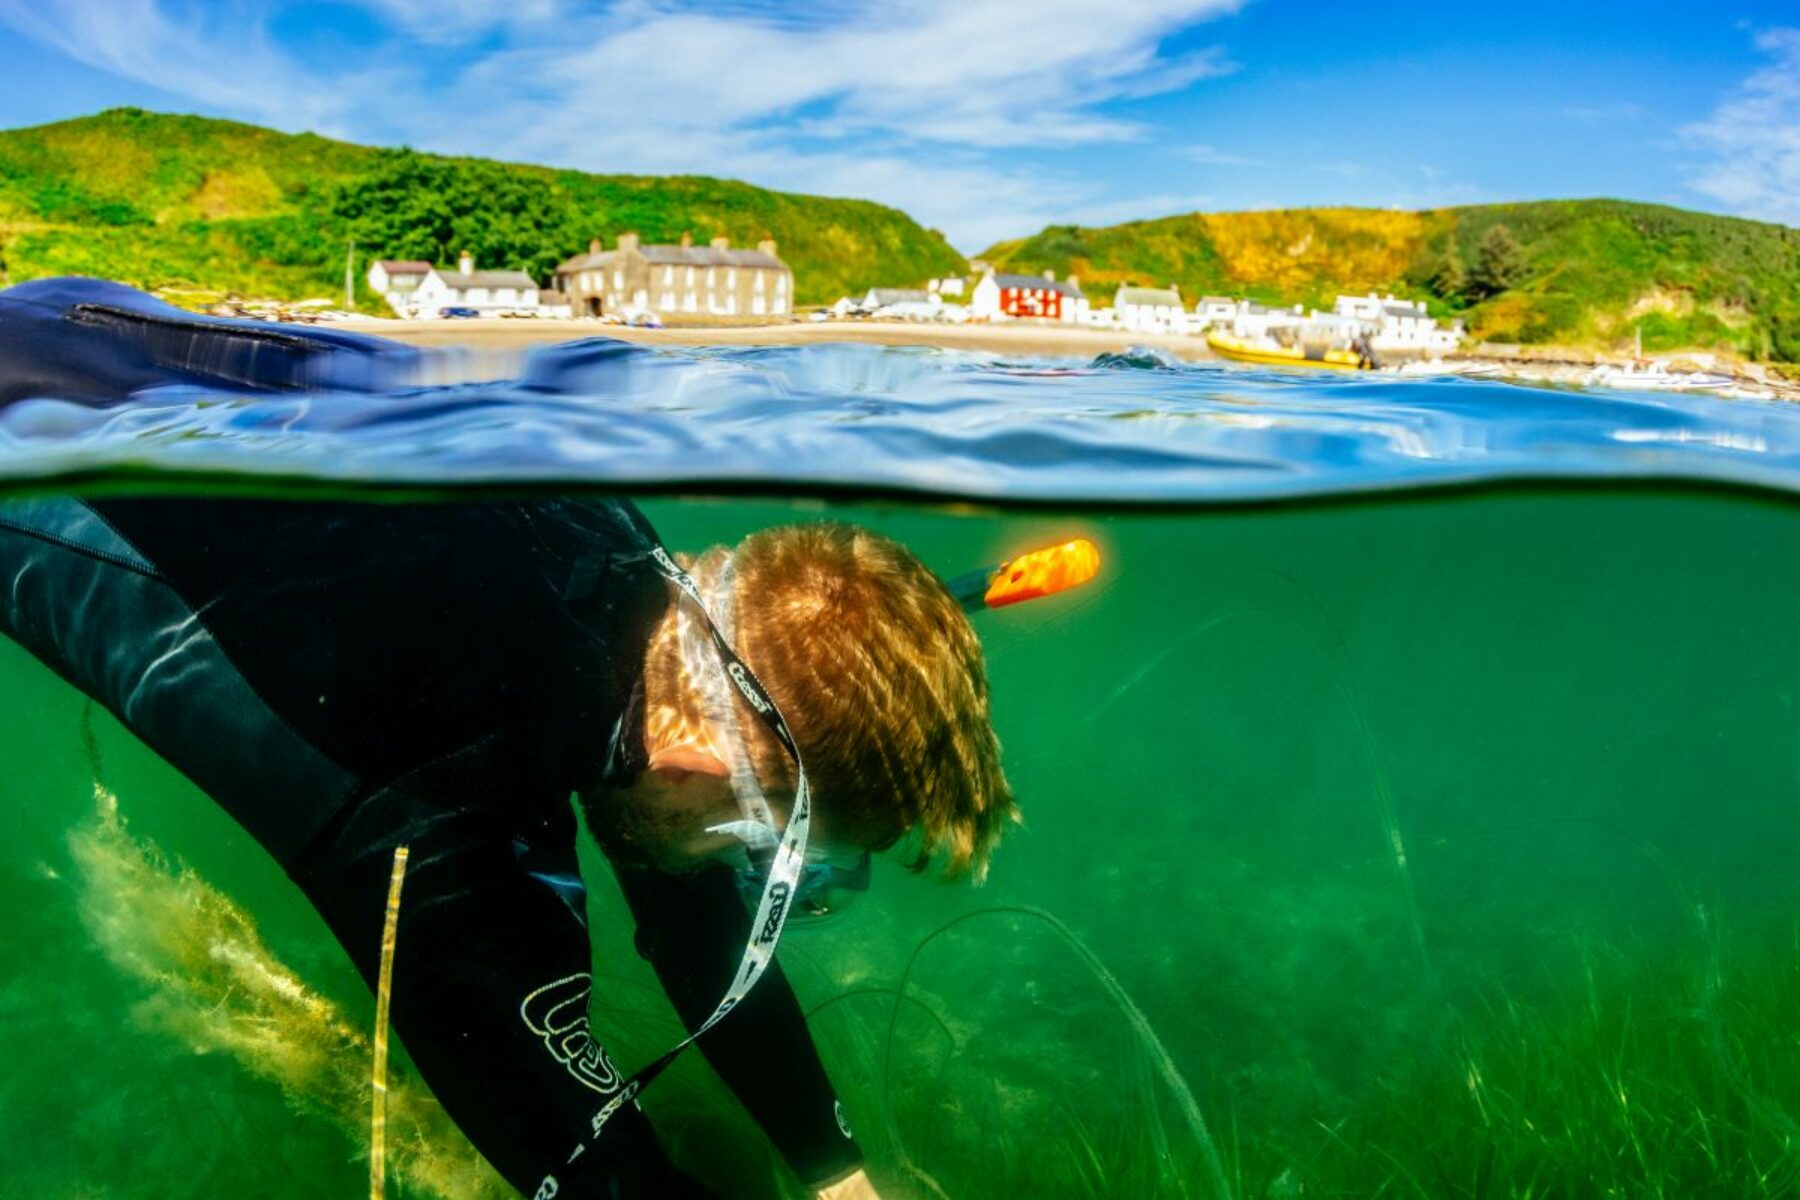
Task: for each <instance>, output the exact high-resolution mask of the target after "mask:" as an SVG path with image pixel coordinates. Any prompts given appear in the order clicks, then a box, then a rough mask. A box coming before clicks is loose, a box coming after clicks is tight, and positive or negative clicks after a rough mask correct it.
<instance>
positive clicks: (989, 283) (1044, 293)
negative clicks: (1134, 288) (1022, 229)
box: [969, 271, 1088, 324]
mask: <svg viewBox="0 0 1800 1200" xmlns="http://www.w3.org/2000/svg"><path fill="white" fill-rule="evenodd" d="M1087 308H1088V302H1087V297H1086V296H1084V295H1082V293H1081V284H1080V283H1079V282H1078V281H1077V280H1076V279H1075V277H1074V276H1073V275H1071V276H1070V277H1069V278H1067V279H1064V280H1060V281H1059V280H1058V279H1057V278H1056V274H1055V272H1053V271H1045V272H1044V273H1043V274H1042V275H996V274H995V273H994V272H992V271H989V272H988V273H987V274H985V275H983V276H982V277H981V282H980V283H978V284H976V285H975V290H974V292H973V293H972V294H971V295H970V297H969V315H970V316H972V317H974V318H975V319H976V320H978V321H979V320H989V321H991V320H995V319H997V318H1003V317H1012V318H1018V319H1022V320H1037V321H1061V322H1064V323H1067V324H1076V323H1079V322H1081V321H1082V320H1084V319H1085V318H1086V316H1087Z"/></svg>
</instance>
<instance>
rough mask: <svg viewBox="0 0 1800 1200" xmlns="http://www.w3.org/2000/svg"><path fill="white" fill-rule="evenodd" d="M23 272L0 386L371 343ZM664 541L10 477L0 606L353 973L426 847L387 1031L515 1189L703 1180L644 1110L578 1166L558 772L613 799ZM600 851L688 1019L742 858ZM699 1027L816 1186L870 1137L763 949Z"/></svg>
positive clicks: (579, 1029) (233, 379)
mask: <svg viewBox="0 0 1800 1200" xmlns="http://www.w3.org/2000/svg"><path fill="white" fill-rule="evenodd" d="M33 286H34V285H26V287H22V288H15V289H12V290H11V291H9V292H3V293H0V404H5V403H9V402H11V401H15V400H18V399H21V398H24V397H28V396H61V397H64V398H72V399H76V400H78V401H80V402H83V403H88V404H106V403H121V402H126V401H127V396H126V392H127V391H128V390H131V389H136V388H139V387H142V386H145V385H146V384H151V383H155V382H158V381H159V380H165V379H168V378H171V377H176V378H180V377H183V375H184V373H188V374H189V375H191V376H192V377H193V378H197V379H198V380H201V381H210V382H213V383H215V384H230V385H233V386H237V387H240V388H245V389H254V388H255V387H256V386H257V383H258V380H259V379H260V378H267V379H269V380H271V382H272V383H273V385H274V386H287V385H288V384H290V383H295V382H303V381H304V380H305V379H309V378H318V377H319V375H320V374H321V373H322V372H323V373H327V374H334V375H335V378H337V379H338V380H339V381H340V382H341V381H342V379H343V378H344V377H345V376H346V375H354V374H355V372H356V370H357V369H358V367H357V359H358V357H359V356H362V357H366V356H368V355H371V354H375V353H377V352H381V351H384V350H385V344H384V343H378V342H374V341H373V340H372V339H370V340H368V342H367V343H365V344H358V343H357V341H356V340H355V339H349V338H345V337H344V336H342V335H339V336H338V337H336V338H334V339H319V340H318V341H316V342H312V343H309V342H308V340H307V336H306V335H304V334H303V335H301V336H300V337H298V338H296V337H294V335H292V334H290V333H289V332H288V331H286V330H275V331H271V332H274V333H276V334H278V335H279V337H281V338H283V339H287V341H285V342H282V343H279V344H276V347H277V349H278V350H279V351H280V352H279V353H276V354H270V353H269V352H268V351H267V350H266V349H265V348H264V347H262V346H261V345H259V344H258V343H257V342H256V340H255V332H256V329H257V327H254V326H252V327H248V328H247V327H245V326H244V325H243V324H242V323H232V325H231V326H217V325H213V324H211V323H207V322H196V321H193V320H191V319H189V318H187V317H185V316H184V315H182V314H179V313H177V312H175V310H169V309H165V308H163V306H160V305H156V304H155V302H153V301H149V300H148V299H147V298H144V297H140V296H138V295H137V294H136V293H130V292H126V291H125V290H124V289H106V288H104V287H103V285H86V284H84V285H75V284H70V283H67V282H60V283H57V284H55V285H47V286H46V285H37V290H36V291H35V292H34V291H32V290H31V289H32V288H33ZM58 289H60V290H58ZM21 293H24V295H21ZM96 296H97V297H98V299H97V300H96V299H94V297H96ZM82 297H87V299H82ZM81 303H86V304H90V305H95V304H97V305H99V306H101V307H103V308H110V309H113V310H116V313H115V315H114V316H110V317H109V316H107V315H106V314H105V313H96V312H94V311H92V310H91V309H90V310H89V311H88V312H87V313H86V315H85V316H76V315H72V314H74V313H75V312H76V310H75V308H74V307H73V305H74V304H81ZM119 314H122V315H119ZM140 317H142V318H144V319H145V320H147V321H148V322H149V323H148V324H146V323H144V320H139V318H140ZM215 331H217V332H215ZM246 337H248V338H249V339H250V340H248V341H244V340H243V339H245V338H246ZM221 339H237V342H238V344H236V345H233V344H231V343H230V342H228V341H225V340H221ZM172 356H173V357H174V358H175V359H176V360H177V361H171V357H172ZM259 356H260V357H261V359H262V362H261V365H260V366H259V365H258V363H257V360H258V358H259ZM259 372H260V374H259ZM284 372H285V373H287V374H284ZM654 544H655V534H654V533H653V531H652V530H651V529H650V527H649V525H648V523H647V522H646V521H645V519H644V518H643V516H642V514H641V513H639V512H638V511H637V510H636V509H635V508H634V507H633V506H632V505H631V504H629V503H628V502H625V501H622V500H621V501H605V500H596V501H576V500H556V499H550V500H526V501H509V502H482V503H442V504H414V505H382V504H372V503H326V502H306V501H276V500H250V499H229V498H214V499H174V498H134V499H102V500H90V501H79V500H74V499H68V498H51V499H28V500H15V501H7V502H4V503H0V633H4V634H6V635H7V636H9V637H11V638H13V639H14V640H16V641H18V642H19V643H20V644H22V645H23V646H25V647H26V648H27V649H29V650H30V651H31V652H32V653H33V654H35V655H36V656H37V657H39V658H40V659H42V660H43V661H44V662H45V663H47V664H48V665H49V666H50V667H51V668H53V669H54V670H56V671H57V672H58V673H60V674H61V675H62V676H63V677H65V678H66V679H68V680H69V681H70V682H71V683H73V684H74V685H75V686H76V687H78V688H80V689H82V690H83V691H84V692H86V693H88V694H89V695H90V696H92V697H94V698H95V699H96V700H98V701H99V702H100V703H102V704H104V705H106V707H107V708H109V709H110V710H111V711H112V712H114V713H115V714H116V715H117V716H118V717H119V719H120V720H121V721H123V722H124V723H125V724H126V725H127V726H128V727H129V728H131V729H132V730H133V731H134V732H135V733H137V734H138V735H139V736H140V737H141V738H142V739H143V740H144V741H145V742H146V743H147V744H148V745H149V746H150V747H151V748H152V749H154V750H156V751H157V752H158V753H159V754H161V755H162V756H163V757H164V758H166V759H168V760H169V761H170V762H171V763H172V764H173V765H174V766H176V767H177V768H179V769H180V770H181V771H183V772H184V773H185V774H187V775H188V776H189V777H190V778H192V779H193V780H194V781H195V783H197V784H198V785H199V786H200V787H202V788H204V789H205V790H206V791H207V792H208V793H209V794H210V795H212V796H213V797H214V798H215V799H216V800H217V801H218V802H219V803H220V804H221V805H223V806H224V807H225V808H226V809H227V810H228V811H230V812H231V814H232V815H233V816H234V817H235V818H236V819H237V820H238V821H239V822H240V823H241V824H242V825H243V826H244V827H245V828H246V829H247V830H248V831H249V832H250V833H251V834H252V835H253V836H254V837H255V838H256V839H257V840H258V841H259V842H260V843H261V844H262V845H263V846H264V847H266V848H267V849H268V850H269V852H270V853H271V854H273V855H274V856H275V857H276V858H277V860H278V861H280V862H281V863H282V865H283V866H284V867H285V868H286V869H287V871H288V872H289V874H290V875H291V876H292V877H293V878H294V879H295V881H296V882H297V883H298V884H299V885H300V887H301V888H302V889H303V890H304V891H305V893H306V895H307V896H308V898H309V899H310V900H311V901H312V903H313V904H314V905H316V906H317V907H318V909H319V911H320V912H321V913H322V914H323V915H324V917H325V919H326V921H327V922H328V923H329V925H330V927H331V929H332V931H333V932H334V933H335V934H336V935H337V937H338V940H339V941H340V942H342V944H343V946H344V948H345V949H346V950H347V951H348V952H349V954H350V957H351V959H352V961H353V962H354V963H355V964H356V967H357V969H358V970H359V971H360V972H361V973H362V975H363V977H364V978H365V979H366V980H369V981H371V982H372V981H373V980H374V978H375V975H376V970H377V963H378V956H379V949H380V940H381V926H382V919H383V912H384V906H385V895H386V890H387V884H388V875H389V871H390V867H391V863H392V854H393V850H394V848H395V847H397V846H399V845H402V844H404V845H408V846H410V847H411V850H410V856H411V857H410V866H409V868H408V873H407V880H406V889H405V902H404V904H403V905H402V908H401V913H400V925H399V941H398V945H399V951H398V953H397V955H396V958H395V962H394V982H393V1022H394V1027H395V1029H396V1030H397V1031H398V1033H399V1035H400V1037H401V1039H402V1040H403V1042H404V1043H405V1045H406V1048H407V1051H408V1052H409V1053H410V1054H411V1056H412V1058H413V1060H414V1061H415V1062H416V1063H417V1065H418V1067H419V1069H420V1071H421V1072H422V1073H423V1075H424V1077H425V1079H426V1081H427V1082H428V1083H429V1084H430V1085H431V1087H432V1089H433V1091H434V1092H435V1093H436V1095H437V1097H438V1098H439V1100H441V1101H442V1102H443V1104H444V1106H445V1108H446V1109H447V1110H448V1111H449V1112H450V1114H451V1116H452V1117H454V1118H455V1120H456V1121H457V1123H458V1124H459V1125H460V1126H461V1127H462V1129H463V1131H464V1132H465V1133H466V1134H467V1135H468V1136H469V1138H470V1139H471V1141H473V1142H474V1144H475V1146H476V1147H477V1148H478V1149H480V1150H481V1152H482V1153H483V1154H484V1155H485V1156H486V1157H487V1158H488V1159H489V1161H490V1162H492V1163H493V1164H494V1165H495V1167H496V1168H498V1169H499V1170H500V1172H501V1173H502V1174H503V1175H504V1176H505V1177H506V1178H507V1179H508V1181H510V1182H511V1183H512V1184H513V1185H514V1186H515V1187H517V1188H519V1189H520V1190H521V1191H522V1192H524V1193H526V1194H528V1195H529V1194H532V1193H534V1192H536V1191H537V1190H538V1188H539V1185H540V1183H541V1182H542V1181H543V1180H544V1179H545V1178H546V1176H551V1175H553V1176H555V1178H556V1184H555V1191H554V1194H555V1195H557V1196H562V1197H571V1196H619V1197H625V1196H680V1195H686V1194H699V1193H698V1189H697V1185H695V1184H693V1182H692V1181H691V1180H689V1179H687V1178H686V1177H685V1176H682V1175H680V1174H678V1173H677V1172H676V1171H675V1170H674V1168H673V1167H671V1166H670V1164H669V1162H668V1160H667V1159H666V1157H665V1156H664V1155H663V1153H662V1151H661V1149H660V1147H659V1146H658V1145H657V1143H656V1140H655V1138H654V1136H653V1135H652V1133H651V1131H650V1128H649V1124H648V1122H647V1121H646V1120H645V1119H644V1117H643V1116H642V1114H641V1113H639V1112H638V1111H636V1110H635V1108H631V1107H627V1108H626V1109H624V1110H622V1111H621V1112H619V1113H618V1114H617V1115H615V1116H614V1117H613V1119H612V1120H611V1121H610V1122H608V1124H607V1126H606V1130H605V1133H604V1135H603V1137H602V1139H601V1141H600V1142H599V1144H598V1146H597V1147H596V1149H597V1150H598V1151H600V1152H599V1153H594V1152H589V1153H587V1154H585V1155H583V1156H582V1157H581V1158H580V1159H579V1160H578V1162H577V1164H576V1166H575V1168H574V1169H569V1168H568V1167H567V1166H566V1164H565V1160H566V1158H567V1157H568V1155H569V1153H570V1151H571V1150H572V1148H573V1147H574V1146H575V1145H577V1144H578V1143H579V1142H580V1141H581V1140H582V1138H583V1135H584V1134H585V1133H586V1132H587V1130H588V1127H589V1122H590V1120H591V1118H592V1116H593V1114H594V1113H595V1112H596V1111H597V1110H598V1109H599V1108H600V1107H601V1106H602V1104H603V1103H604V1102H605V1100H606V1098H607V1096H608V1095H610V1093H611V1092H612V1091H613V1090H614V1089H615V1088H616V1087H617V1086H618V1084H619V1083H620V1082H621V1080H620V1079H619V1076H618V1074H617V1072H616V1071H615V1069H614V1068H613V1066H612V1064H611V1063H610V1061H609V1060H608V1058H607V1057H606V1055H605V1054H604V1053H603V1052H602V1050H601V1049H600V1045H599V1043H598V1042H597V1041H595V1040H594V1039H592V1038H591V1037H590V1036H589V1033H588V1024H587V998H588V992H589V988H590V982H591V976H590V972H591V966H590V962H589V954H590V949H589V939H588V933H587V928H586V922H585V913H584V908H583V892H582V888H581V881H580V877H579V874H578V872H577V866H576V858H575V837H576V830H577V826H576V822H575V820H574V815H573V813H572V810H571V807H570V795H571V793H582V794H583V795H584V796H586V797H588V798H589V799H590V800H592V801H593V802H596V803H604V802H605V799H604V798H605V795H606V793H607V790H608V788H609V787H612V786H616V785H618V784H622V783H625V782H628V781H629V780H630V779H631V778H632V777H633V776H634V775H635V773H636V772H637V771H638V770H640V769H641V767H642V763H641V761H639V758H640V757H641V745H642V701H641V695H642V693H641V687H640V682H639V678H640V670H641V665H642V662H643V654H644V648H645V645H646V642H647V639H648V637H649V632H650V629H651V626H652V623H653V622H654V620H655V619H656V617H657V615H658V613H659V612H660V611H661V610H662V609H663V608H664V607H665V606H666V605H667V603H668V600H669V595H668V592H667V590H666V585H665V584H664V583H663V582H662V581H661V579H660V578H659V577H658V576H657V575H656V574H655V573H654V572H653V571H652V570H650V569H649V568H648V567H647V566H646V559H647V555H648V552H649V549H650V548H651V547H652V546H653V545H654ZM617 874H618V877H619V881H620V884H621V886H622V888H623V891H624V894H625V896H626V898H627V900H628V902H629V903H630V906H631V909H632V911H633V913H634V915H635V917H636V919H637V925H638V929H637V946H638V949H639V951H640V952H641V953H642V954H644V955H645V957H646V958H648V959H649V961H650V962H651V963H652V964H653V965H654V967H655V969H656V971H657V973H658V975H659V977H660V978H661V980H662V982H663V984H664V987H665V988H666V990H667V991H668V993H669V995H670V998H671V999H672V1000H673V1001H674V1003H675V1006H676V1008H677V1009H678V1010H679V1011H680V1012H681V1014H682V1016H683V1018H684V1019H685V1020H686V1021H687V1022H688V1023H689V1025H690V1026H693V1025H696V1024H698V1022H699V1021H700V1020H702V1019H704V1018H705V1016H706V1015H707V1014H708V1013H709V1012H710V1011H711V1008H712V1005H713V1004H714V1002H715V1001H716V1000H717V999H718V998H719V996H720V994H721V993H722V991H723V990H724V987H725V985H726V983H727V982H728V980H729V977H730V976H731V974H732V972H733V970H734V969H735V967H736V965H737V960H738V955H739V953H740V951H741V949H742V946H743V938H744V935H745V932H746V930H747V927H748V924H749V915H748V913H747V912H746V910H745V908H744V905H743V904H742V902H741V901H740V899H739V897H738V894H737V889H736V884H735V881H734V879H733V878H732V876H731V873H730V872H729V871H728V870H726V869H724V868H717V869H711V870H707V871H702V872H700V873H697V874H693V875H683V876H679V877H677V876H668V875H662V874H659V873H656V872H653V871H648V870H644V869H641V868H621V869H619V870H618V872H617ZM701 1046H702V1048H703V1049H704V1051H705V1052H706V1054H707V1056H708V1057H709V1059H710V1060H711V1062H712V1063H713V1065H714V1067H715V1068H716V1069H717V1070H718V1072H719V1074H720V1075H721V1076H722V1077H723V1078H724V1079H725V1081H726V1082H727V1083H728V1084H729V1085H730V1086H731V1087H732V1089H733V1090H734V1091H735V1092H736V1093H737V1095H738V1096H739V1098H740V1099H741V1100H742V1101H743V1102H744V1104H745V1105H746V1107H747V1108H748V1109H749V1110H750V1112H751V1113H752V1115H753V1116H755V1117H756V1118H757V1119H758V1120H759V1122H760V1123H761V1124H762V1126H763V1128H764V1129H765V1130H766V1131H767V1132H768V1134H769V1136H770V1138H771V1139H772V1141H773V1142H774V1143H775V1144H776V1146H777V1147H778V1148H779V1149H780V1150H781V1151H782V1152H783V1154H784V1155H785V1157H786V1158H787V1160H788V1161H789V1163H791V1164H792V1165H793V1167H794V1169H795V1170H796V1171H797V1172H798V1173H799V1175H800V1176H801V1178H802V1179H803V1180H806V1181H807V1182H809V1183H814V1184H820V1183H824V1182H828V1181H830V1180H832V1179H835V1178H837V1177H839V1176H841V1175H843V1174H845V1173H846V1172H848V1171H849V1170H850V1169H851V1168H853V1167H854V1166H855V1165H856V1164H857V1163H858V1161H859V1156H858V1153H857V1150H856V1147H855V1145H854V1143H853V1142H851V1140H850V1138H849V1136H848V1133H847V1131H846V1130H845V1128H844V1126H843V1124H842V1122H841V1117H840V1113H839V1110H838V1108H837V1103H836V1100H835V1098H834V1096H833V1094H832V1090H831V1087H830V1084H829V1082H828V1080H827V1079H826V1077H825V1073H824V1071H823V1069H822V1067H821V1066H820V1065H819V1061H818V1057H817V1055H816V1053H815V1052H814V1050H813V1047H812V1043H811V1039H810V1036H809V1035H808V1033H807V1030H806V1026H805V1022H804V1020H803V1018H802V1016H801V1013H800V1010H799V1007H798V1005H797V1003H796V1001H795V999H794V996H793V993H792V991H791V990H790V989H789V987H788V985H787V983H786V981H785V980H784V979H783V978H782V977H781V975H780V973H779V971H778V970H772V971H770V972H769V973H768V974H767V975H765V976H764V978H763V980H762V982H761V983H759V984H758V986H757V987H756V989H755V990H754V991H753V992H752V993H751V995H750V997H749V998H748V999H747V1000H746V1001H745V1002H744V1003H743V1004H742V1005H740V1006H739V1008H737V1009H736V1010H735V1011H734V1012H733V1013H732V1015H731V1016H730V1017H729V1018H728V1019H727V1020H726V1021H724V1022H723V1023H721V1024H720V1025H719V1026H718V1027H716V1028H715V1029H714V1030H712V1031H711V1032H709V1033H708V1034H707V1035H706V1037H705V1038H703V1039H702V1040H701Z"/></svg>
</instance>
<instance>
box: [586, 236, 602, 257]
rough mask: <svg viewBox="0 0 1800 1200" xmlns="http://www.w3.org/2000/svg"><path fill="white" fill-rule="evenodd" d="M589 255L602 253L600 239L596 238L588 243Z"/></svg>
mask: <svg viewBox="0 0 1800 1200" xmlns="http://www.w3.org/2000/svg"><path fill="white" fill-rule="evenodd" d="M588 253H589V254H598V253H600V239H599V238H594V239H592V240H591V241H589V242H588Z"/></svg>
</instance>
